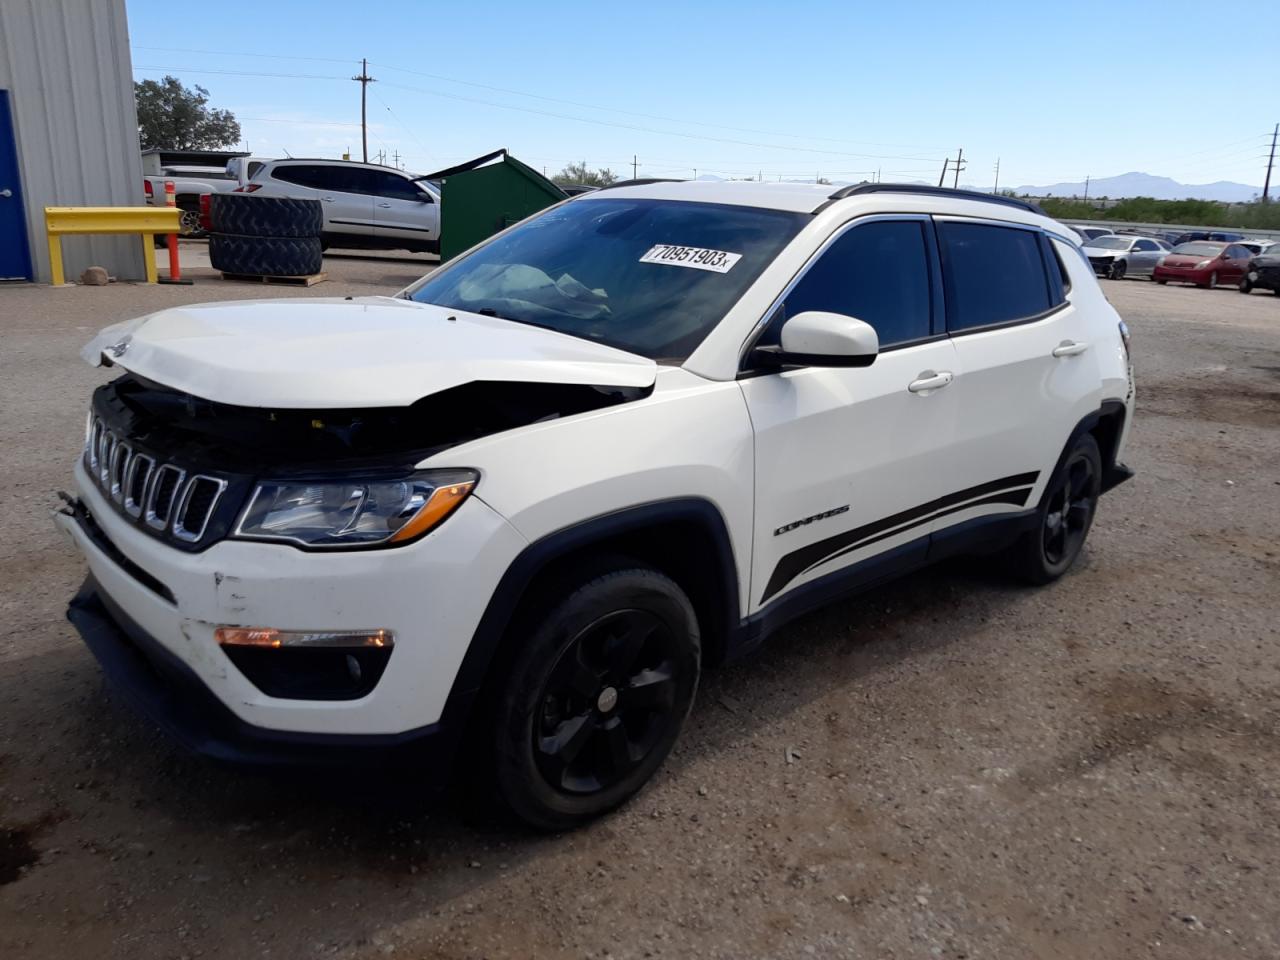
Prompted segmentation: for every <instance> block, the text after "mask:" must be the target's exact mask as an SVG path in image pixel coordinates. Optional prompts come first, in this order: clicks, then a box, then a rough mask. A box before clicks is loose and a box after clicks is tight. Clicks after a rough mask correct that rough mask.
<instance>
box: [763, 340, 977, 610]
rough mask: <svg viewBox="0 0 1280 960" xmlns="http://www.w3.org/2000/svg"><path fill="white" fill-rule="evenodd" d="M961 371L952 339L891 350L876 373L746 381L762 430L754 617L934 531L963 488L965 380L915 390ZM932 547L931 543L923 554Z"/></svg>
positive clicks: (808, 372)
mask: <svg viewBox="0 0 1280 960" xmlns="http://www.w3.org/2000/svg"><path fill="white" fill-rule="evenodd" d="M954 366H955V350H954V348H953V346H952V345H951V343H950V341H947V340H940V341H934V342H931V343H923V344H918V345H916V346H909V347H903V348H901V349H898V350H891V351H889V352H886V353H883V354H881V355H880V356H879V357H877V358H876V361H875V363H873V364H872V365H871V366H869V367H863V368H854V369H834V368H813V367H811V368H807V369H802V370H793V371H788V372H784V373H776V374H770V375H767V376H760V377H754V378H751V379H747V380H743V381H742V392H743V394H744V396H745V397H746V401H747V409H748V410H749V411H750V414H751V422H752V425H753V426H754V428H755V432H756V530H755V550H754V552H753V556H752V570H751V591H752V595H751V609H752V610H755V609H758V608H759V607H760V606H761V605H763V604H764V603H767V602H768V601H770V600H772V599H774V598H775V597H777V596H779V595H781V594H782V593H784V592H785V591H787V590H790V589H793V588H795V587H797V586H799V585H801V584H803V583H806V582H809V581H812V580H815V579H817V578H819V577H822V576H824V575H826V574H828V573H832V572H835V571H837V570H840V569H841V568H842V567H846V566H848V565H850V564H852V563H855V562H857V561H860V560H863V559H866V558H867V557H871V556H874V555H875V554H878V553H881V552H884V551H887V550H892V549H893V548H895V547H899V546H902V545H903V544H907V543H911V542H913V541H917V540H920V539H921V538H923V537H925V536H926V535H927V534H928V533H929V531H930V530H931V528H932V520H933V517H934V513H935V512H936V509H935V508H933V507H931V505H933V504H934V503H935V501H938V500H940V499H942V498H944V497H945V496H946V495H947V494H949V493H952V492H954V490H955V487H954V484H953V483H952V478H951V477H950V476H949V471H948V467H947V460H948V450H949V444H950V438H951V437H952V435H953V434H954V432H955V426H956V408H955V404H954V401H953V400H952V395H951V392H952V390H953V389H954V384H952V385H950V386H947V387H944V388H941V389H937V390H933V391H929V392H927V393H912V392H911V391H909V390H908V389H907V387H908V385H909V384H910V383H912V382H913V381H915V380H917V379H919V378H920V375H921V374H922V373H928V372H940V371H949V370H952V369H954ZM926 549H927V544H926V542H925V541H923V540H921V542H920V544H919V552H920V556H921V558H923V554H924V552H925V550H926Z"/></svg>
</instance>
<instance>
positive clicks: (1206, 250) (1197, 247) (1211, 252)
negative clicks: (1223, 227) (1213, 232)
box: [1173, 240, 1226, 257]
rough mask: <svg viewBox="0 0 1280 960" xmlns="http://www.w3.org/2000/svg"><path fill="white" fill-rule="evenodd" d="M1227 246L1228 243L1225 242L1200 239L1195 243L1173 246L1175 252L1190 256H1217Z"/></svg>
mask: <svg viewBox="0 0 1280 960" xmlns="http://www.w3.org/2000/svg"><path fill="white" fill-rule="evenodd" d="M1225 246H1226V244H1223V243H1210V242H1207V241H1204V240H1200V241H1197V242H1195V243H1180V244H1178V245H1177V246H1176V247H1174V248H1173V252H1174V253H1181V254H1185V255H1186V256H1188V257H1216V256H1217V255H1218V254H1220V253H1221V252H1222V248H1223V247H1225Z"/></svg>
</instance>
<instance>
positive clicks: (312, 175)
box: [271, 164, 319, 187]
mask: <svg viewBox="0 0 1280 960" xmlns="http://www.w3.org/2000/svg"><path fill="white" fill-rule="evenodd" d="M317 171H318V168H317V167H309V166H306V165H304V164H294V165H292V166H288V167H276V168H275V169H274V170H272V171H271V177H272V179H273V180H283V181H284V182H285V183H296V184H297V185H298V186H300V187H316V186H319V184H318V183H317V182H316V173H317Z"/></svg>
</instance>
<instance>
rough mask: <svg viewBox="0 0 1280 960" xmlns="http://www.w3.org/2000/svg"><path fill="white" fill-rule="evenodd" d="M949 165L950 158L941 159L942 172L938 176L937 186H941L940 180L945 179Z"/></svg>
mask: <svg viewBox="0 0 1280 960" xmlns="http://www.w3.org/2000/svg"><path fill="white" fill-rule="evenodd" d="M950 166H951V158H950V157H947V159H945V160H943V161H942V174H941V175H940V176H939V177H938V186H942V181H944V180H946V179H947V168H948V167H950Z"/></svg>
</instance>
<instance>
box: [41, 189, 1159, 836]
mask: <svg viewBox="0 0 1280 960" xmlns="http://www.w3.org/2000/svg"><path fill="white" fill-rule="evenodd" d="M904 206H909V207H910V208H911V209H912V210H913V211H915V212H910V213H906V212H903V208H904ZM215 214H216V207H215ZM215 219H216V217H215ZM944 289H945V291H946V296H944V295H943V291H944ZM1128 351H1129V336H1128V331H1127V329H1126V327H1125V324H1124V323H1123V321H1121V319H1120V317H1119V316H1118V315H1117V314H1116V312H1115V310H1114V309H1112V307H1111V305H1110V304H1109V303H1108V302H1107V300H1106V298H1105V297H1104V296H1103V295H1102V291H1101V289H1100V288H1099V286H1098V282H1097V280H1096V279H1095V278H1094V276H1093V272H1092V271H1091V270H1090V269H1089V267H1088V266H1087V264H1086V262H1085V260H1084V258H1083V257H1081V256H1080V255H1079V248H1078V247H1077V245H1076V243H1075V241H1074V240H1073V239H1072V238H1071V237H1070V235H1069V232H1068V231H1067V229H1066V228H1065V227H1064V226H1063V225H1062V224H1059V223H1056V222H1055V221H1053V220H1051V219H1049V218H1048V217H1046V216H1045V215H1044V214H1043V213H1041V212H1040V211H1039V208H1037V207H1035V206H1033V205H1031V204H1030V203H1027V202H1025V201H1018V200H1014V199H1012V198H1003V197H996V196H992V195H989V194H984V193H971V192H967V191H960V190H949V189H940V188H935V187H922V186H895V185H891V184H879V183H874V184H861V185H858V186H851V187H844V188H840V189H837V190H835V191H834V192H832V190H831V188H830V187H819V186H817V185H805V184H772V183H770V184H762V183H741V182H707V181H703V182H681V183H673V182H650V183H642V184H635V185H632V186H622V187H616V188H612V189H602V190H597V191H594V192H591V193H588V194H584V195H582V196H579V197H575V198H573V199H570V200H567V201H565V202H563V203H560V204H558V205H556V206H555V207H552V208H550V209H548V210H547V211H545V212H543V213H540V214H538V215H535V216H534V217H532V218H530V219H528V220H526V221H524V222H523V223H521V224H519V225H517V226H515V227H513V228H512V229H510V230H508V231H506V232H504V233H502V234H499V235H497V236H495V237H493V238H491V239H489V240H487V241H485V242H484V243H483V244H481V245H480V246H478V247H476V248H475V249H474V250H473V251H472V252H471V253H469V254H468V255H467V256H464V257H460V258H457V259H455V260H453V261H451V262H450V263H448V264H446V265H445V266H443V267H441V268H440V269H438V270H436V271H435V272H433V273H431V274H429V275H428V276H426V277H424V278H423V279H422V280H420V281H418V282H417V283H415V284H413V285H412V286H410V287H409V288H407V289H406V290H404V291H402V293H401V294H400V295H399V297H397V298H394V299H393V298H390V297H385V296H369V297H359V298H356V299H354V300H353V299H351V298H341V297H334V298H330V299H313V298H312V299H295V300H287V299H285V300H281V299H273V300H259V301H241V302H235V303H221V304H219V303H199V304H188V305H186V306H182V307H176V308H172V309H169V310H164V311H161V312H159V313H153V314H151V315H150V316H148V317H143V318H140V319H138V320H134V321H131V322H128V323H125V324H118V325H116V326H114V327H109V328H107V329H106V330H104V331H102V332H101V333H100V334H99V335H98V337H97V338H95V339H94V340H93V341H92V342H91V343H90V344H89V345H88V346H87V347H86V350H85V355H86V357H87V358H88V359H90V360H91V361H92V362H93V363H95V364H97V363H102V362H104V361H105V362H107V363H109V364H110V365H111V366H112V368H113V370H114V371H115V372H116V377H115V379H114V380H112V381H111V382H109V383H106V384H104V385H102V386H100V387H98V388H97V390H95V391H94V395H93V400H92V405H91V410H90V413H89V419H88V424H87V434H86V441H85V446H84V452H83V455H82V456H80V457H79V458H77V462H76V464H75V468H74V472H75V490H76V493H75V495H74V496H73V497H69V498H68V500H69V504H68V506H67V508H66V509H65V510H63V511H62V512H61V513H60V514H59V515H57V516H56V518H55V519H56V521H57V523H58V525H59V526H60V527H61V528H62V529H63V530H64V531H65V532H66V533H67V534H68V535H69V536H70V538H71V540H72V541H73V542H74V543H75V545H76V547H77V548H78V549H79V551H80V552H81V553H82V554H83V555H84V557H85V560H86V561H87V564H88V568H89V576H88V579H87V580H86V582H85V585H84V587H83V588H82V590H81V592H80V593H79V595H78V596H77V597H76V598H75V599H74V600H73V601H72V603H71V609H70V611H69V616H70V618H71V620H72V622H73V623H74V624H75V625H76V627H77V629H78V630H79V631H80V633H81V634H82V636H83V637H84V639H85V641H86V643H87V644H88V646H89V647H90V649H91V650H92V651H93V652H94V654H95V655H96V656H97V657H98V659H99V660H100V661H101V663H102V664H103V666H104V668H105V669H106V671H107V672H108V673H109V674H110V675H111V676H112V677H113V678H114V679H115V680H116V681H118V682H119V683H121V684H122V685H124V686H125V687H127V688H129V689H130V690H131V692H132V693H133V694H135V696H134V698H133V699H134V700H135V702H138V703H141V704H142V705H143V706H144V707H145V708H146V709H148V710H150V711H152V712H153V713H154V714H155V715H156V716H158V717H160V718H161V719H162V722H163V725H164V727H165V728H166V729H167V730H168V731H170V732H171V733H174V734H176V735H177V736H179V737H180V738H184V739H186V741H187V742H188V743H189V744H190V745H193V746H194V747H195V748H196V749H198V750H202V751H204V752H206V753H209V754H213V755H216V756H218V757H220V758H222V759H242V760H257V761H263V762H267V761H269V762H280V761H281V760H282V759H285V758H293V759H296V758H298V757H299V756H301V757H303V758H306V759H309V760H312V761H315V760H318V759H320V758H323V757H325V756H329V757H330V758H332V756H333V754H334V751H348V752H350V751H353V750H359V749H361V748H363V749H365V750H366V751H367V750H375V751H381V753H379V754H378V756H380V757H383V758H384V759H385V758H386V757H387V756H388V755H390V757H391V758H393V759H394V758H395V757H396V756H400V757H408V758H412V763H413V764H414V767H415V769H416V770H417V771H418V772H419V773H421V772H422V771H424V770H425V769H429V768H430V766H429V765H431V764H434V765H435V767H434V768H435V769H437V770H439V771H441V772H443V771H444V770H445V769H447V767H448V766H449V765H450V762H451V761H453V760H455V759H457V758H458V750H459V748H460V744H461V745H465V759H466V760H467V761H468V762H469V763H470V764H471V765H472V766H478V765H481V764H484V765H487V767H488V769H489V771H490V774H489V777H490V778H491V780H492V782H494V783H495V784H496V787H497V790H498V791H499V792H500V794H501V795H502V796H503V797H504V798H505V799H506V801H507V802H508V803H509V804H510V806H511V807H512V808H513V809H514V810H515V811H516V812H517V813H518V814H519V815H520V816H521V817H523V818H524V819H525V820H527V821H528V822H529V823H531V824H534V825H535V826H537V827H541V828H546V829H554V830H560V829H564V828H568V827H573V826H575V825H577V824H580V823H582V822H583V821H585V820H587V819H588V818H590V817H593V816H596V815H598V814H600V813H603V812H605V811H607V810H610V809H612V808H614V807H616V806H618V805H619V804H621V803H623V802H624V801H625V800H626V799H627V798H628V797H630V796H631V795H632V794H634V793H635V792H636V791H637V790H639V789H640V788H641V787H642V786H643V784H644V783H645V782H646V781H647V780H648V779H649V778H650V777H651V776H652V775H653V774H654V772H655V771H656V770H657V769H658V767H659V766H660V765H661V764H662V762H663V760H664V758H665V757H666V755H667V754H668V752H669V751H670V750H671V748H672V745H673V744H674V743H675V741H676V737H677V736H678V734H679V732H680V728H681V726H682V724H683V722H684V720H685V718H686V716H687V715H688V713H689V709H690V705H691V704H692V702H693V698H694V693H695V691H696V689H697V687H698V684H699V677H700V673H701V671H702V669H703V668H704V667H705V666H707V665H710V664H713V663H716V662H719V661H723V660H725V659H728V658H731V657H733V656H736V655H740V654H742V653H744V652H745V651H748V650H751V649H752V648H754V647H755V646H756V645H757V644H758V643H759V642H760V641H761V640H762V639H763V638H764V637H765V636H766V635H767V634H768V633H770V632H771V631H773V630H775V629H777V628H778V627H779V626H780V625H782V624H783V623H785V622H786V621H788V620H790V619H792V618H794V617H796V616H798V615H800V614H801V613H804V612H806V611H808V610H811V609H813V608H815V607H816V606H819V605H821V604H823V603H826V602H829V601H831V600H833V599H835V598H837V597H842V596H845V595H847V594H848V593H849V592H851V591H854V590H857V589H861V588H867V587H870V586H873V585H875V584H878V583H880V582H882V581H883V580H884V579H885V578H886V577H888V576H892V575H897V574H900V573H902V572H904V571H907V570H910V569H913V568H916V567H919V566H921V565H923V564H925V563H927V562H933V561H935V560H937V559H939V558H941V557H946V556H950V555H956V554H960V553H970V552H977V553H999V554H1002V556H1003V559H1004V562H1005V563H1006V564H1007V565H1008V567H1009V568H1010V569H1011V570H1013V571H1015V572H1016V573H1017V575H1018V576H1020V577H1021V578H1022V579H1024V580H1026V581H1029V582H1031V583H1035V584H1045V583H1049V582H1051V581H1053V580H1056V579H1057V578H1058V577H1060V576H1062V575H1063V574H1064V573H1065V572H1066V571H1067V570H1069V569H1070V568H1071V566H1072V564H1073V563H1074V562H1075V560H1076V558H1077V557H1078V556H1079V554H1080V551H1081V548H1082V546H1083V544H1084V542H1085V538H1086V537H1087V536H1088V533H1089V530H1090V527H1091V525H1092V523H1093V521H1094V517H1095V516H1096V514H1097V511H1098V506H1099V496H1100V495H1101V494H1102V493H1103V492H1105V491H1107V490H1108V489H1110V488H1111V487H1113V486H1114V485H1116V484H1117V483H1119V482H1121V481H1123V480H1125V479H1127V478H1128V477H1129V476H1130V475H1131V471H1129V470H1128V468H1126V467H1125V466H1124V465H1123V460H1122V458H1123V453H1124V449H1125V442H1126V438H1127V436H1128V433H1129V427H1130V420H1131V414H1132V405H1133V397H1134V389H1133V381H1132V367H1131V364H1130V362H1129V359H1128V357H1129V353H1128ZM1072 590H1073V588H1072V587H1071V586H1067V587H1065V588H1064V593H1063V597H1064V602H1069V601H1070V595H1071V593H1072Z"/></svg>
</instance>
